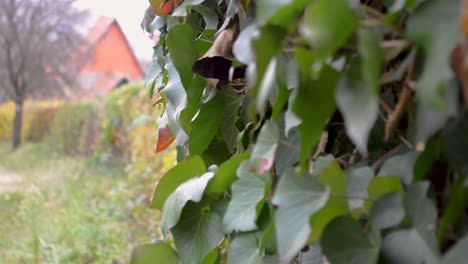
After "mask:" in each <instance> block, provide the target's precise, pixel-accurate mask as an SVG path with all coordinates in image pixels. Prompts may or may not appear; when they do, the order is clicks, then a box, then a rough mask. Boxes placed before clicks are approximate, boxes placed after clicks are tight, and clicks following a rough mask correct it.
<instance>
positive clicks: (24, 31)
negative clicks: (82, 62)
mask: <svg viewBox="0 0 468 264" xmlns="http://www.w3.org/2000/svg"><path fill="white" fill-rule="evenodd" d="M73 2H74V0H0V89H1V90H2V94H3V95H4V96H6V97H7V98H8V99H10V100H12V101H14V103H15V105H16V111H15V118H14V124H13V148H17V147H18V146H19V145H20V143H21V125H22V113H23V104H24V101H25V99H26V98H27V97H28V96H34V95H35V96H40V95H45V94H49V93H50V92H51V91H54V90H55V91H58V90H60V89H57V88H61V87H63V86H65V85H67V86H72V84H73V83H74V80H75V76H76V72H77V69H78V66H79V63H78V62H77V61H76V60H78V57H79V56H76V53H77V50H78V47H79V45H80V43H81V37H80V34H78V32H77V31H76V25H78V24H79V23H81V21H82V20H83V19H85V16H86V14H85V13H83V12H81V11H78V10H76V9H74V8H73ZM75 57H76V58H75Z"/></svg>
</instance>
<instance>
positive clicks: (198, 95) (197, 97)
mask: <svg viewBox="0 0 468 264" xmlns="http://www.w3.org/2000/svg"><path fill="white" fill-rule="evenodd" d="M205 86H206V81H205V80H204V79H203V78H201V77H199V76H195V77H193V79H192V81H191V83H190V88H189V89H188V90H187V107H185V109H184V110H182V112H181V113H180V117H179V121H180V124H181V126H182V128H183V129H184V131H185V132H186V133H190V130H191V126H192V118H193V117H194V116H195V114H196V113H197V111H198V109H199V107H200V102H201V99H202V94H203V90H204V88H205Z"/></svg>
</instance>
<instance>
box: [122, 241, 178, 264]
mask: <svg viewBox="0 0 468 264" xmlns="http://www.w3.org/2000/svg"><path fill="white" fill-rule="evenodd" d="M155 262H157V263H161V264H177V263H179V260H178V258H177V254H176V252H175V251H174V250H173V249H172V247H171V246H170V245H169V244H166V243H164V242H156V243H153V244H143V245H140V246H138V247H137V248H135V249H134V250H133V252H132V258H131V260H130V264H153V263H155Z"/></svg>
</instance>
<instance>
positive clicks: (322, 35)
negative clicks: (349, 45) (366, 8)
mask: <svg viewBox="0 0 468 264" xmlns="http://www.w3.org/2000/svg"><path fill="white" fill-rule="evenodd" d="M358 22H359V21H358V19H357V18H356V16H355V15H354V12H353V10H352V9H351V8H350V7H349V5H348V2H347V1H346V0H316V1H314V2H312V4H311V5H310V6H309V7H308V8H307V9H306V12H305V15H304V20H303V22H302V23H301V24H300V28H299V29H300V32H301V33H302V35H303V36H304V37H305V38H306V39H307V41H308V42H309V44H310V45H311V46H312V47H313V48H314V55H315V56H316V57H317V58H319V59H325V58H327V57H328V56H330V55H332V54H333V53H334V52H335V51H336V50H337V49H338V48H339V47H341V46H342V45H343V44H344V43H345V41H346V40H347V39H348V38H349V36H351V34H352V33H353V32H354V30H355V29H356V27H357V26H358Z"/></svg>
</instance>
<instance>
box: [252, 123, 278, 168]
mask: <svg viewBox="0 0 468 264" xmlns="http://www.w3.org/2000/svg"><path fill="white" fill-rule="evenodd" d="M278 142H279V130H278V126H277V125H276V124H275V123H274V122H273V121H271V120H268V121H266V122H265V124H264V125H263V127H262V130H261V131H260V134H259V135H258V137H257V143H256V144H255V146H254V149H253V151H252V157H251V160H252V161H253V162H254V163H255V164H257V161H260V164H261V165H260V166H259V168H258V174H263V173H264V172H265V171H268V170H270V169H271V168H272V167H273V163H274V161H275V156H276V149H277V148H278Z"/></svg>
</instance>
